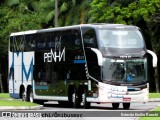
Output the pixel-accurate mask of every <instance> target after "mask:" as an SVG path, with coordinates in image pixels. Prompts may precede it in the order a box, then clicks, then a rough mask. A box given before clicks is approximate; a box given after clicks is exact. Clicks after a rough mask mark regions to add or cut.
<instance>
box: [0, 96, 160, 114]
mask: <svg viewBox="0 0 160 120" xmlns="http://www.w3.org/2000/svg"><path fill="white" fill-rule="evenodd" d="M148 102H160V98H152V99H149V101H148ZM157 106H158V105H157ZM41 109H43V105H37V106H0V110H1V111H2V110H41Z"/></svg>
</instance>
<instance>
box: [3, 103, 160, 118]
mask: <svg viewBox="0 0 160 120" xmlns="http://www.w3.org/2000/svg"><path fill="white" fill-rule="evenodd" d="M158 105H160V102H148V103H146V104H143V103H132V104H131V107H130V109H129V110H124V109H123V107H122V104H120V107H119V109H117V110H114V109H112V105H111V104H91V108H90V109H83V108H78V109H74V108H71V107H69V106H68V107H65V106H63V107H62V106H60V105H59V104H58V103H57V102H47V103H45V105H44V109H42V110H34V112H36V113H38V112H39V113H52V114H53V113H54V115H55V113H56V112H57V113H56V115H58V114H60V113H67V112H68V113H70V112H71V113H73V112H74V113H81V112H83V113H84V114H86V113H87V114H88V113H89V114H90V115H89V116H95V117H74V118H57V117H54V118H53V117H52V118H49V117H47V118H34V119H35V120H138V117H120V116H118V117H113V116H114V115H115V116H116V115H117V114H118V115H119V114H122V113H123V114H125V113H128V112H129V113H132V112H136V113H141V112H144V111H150V110H152V109H154V108H155V107H156V106H158ZM88 111H89V112H88ZM19 112H23V113H25V111H21V110H20V111H19ZM30 112H31V111H30ZM32 112H33V110H32ZM106 114H107V115H111V117H97V116H98V115H102V116H107V115H106ZM47 115H48V114H47ZM28 119H31V120H32V119H33V118H23V119H22V118H3V120H28Z"/></svg>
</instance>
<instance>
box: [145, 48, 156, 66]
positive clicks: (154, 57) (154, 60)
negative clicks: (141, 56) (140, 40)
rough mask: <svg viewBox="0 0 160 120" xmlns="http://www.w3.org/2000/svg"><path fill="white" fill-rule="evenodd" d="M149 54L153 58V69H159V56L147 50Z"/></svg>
mask: <svg viewBox="0 0 160 120" xmlns="http://www.w3.org/2000/svg"><path fill="white" fill-rule="evenodd" d="M147 52H148V53H149V54H151V55H152V58H153V59H152V64H153V67H157V55H156V54H155V53H154V52H153V51H151V50H147Z"/></svg>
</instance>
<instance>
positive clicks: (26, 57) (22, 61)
mask: <svg viewBox="0 0 160 120" xmlns="http://www.w3.org/2000/svg"><path fill="white" fill-rule="evenodd" d="M33 64H34V52H26V53H25V52H17V53H12V52H10V53H9V76H8V77H9V93H10V96H11V97H13V98H19V97H20V95H19V93H20V86H21V85H22V84H23V85H24V87H27V85H28V84H31V81H32V80H33Z"/></svg>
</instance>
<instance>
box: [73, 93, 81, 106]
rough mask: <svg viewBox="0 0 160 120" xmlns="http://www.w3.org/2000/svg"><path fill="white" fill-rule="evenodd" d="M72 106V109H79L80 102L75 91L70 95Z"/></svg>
mask: <svg viewBox="0 0 160 120" xmlns="http://www.w3.org/2000/svg"><path fill="white" fill-rule="evenodd" d="M72 104H73V107H74V108H79V107H80V102H79V98H78V95H77V93H76V91H75V92H74V93H73V94H72Z"/></svg>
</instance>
